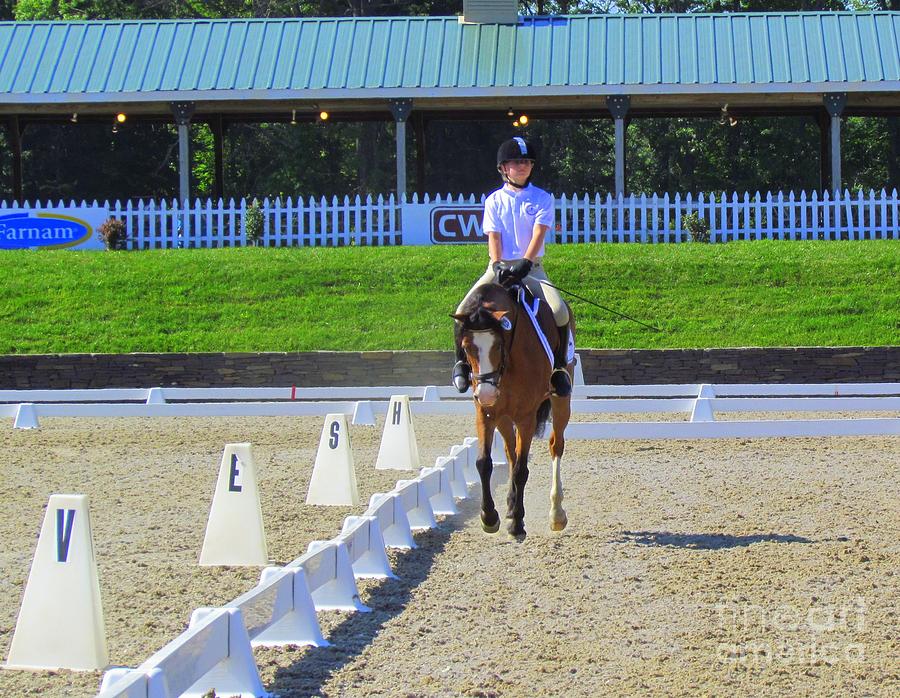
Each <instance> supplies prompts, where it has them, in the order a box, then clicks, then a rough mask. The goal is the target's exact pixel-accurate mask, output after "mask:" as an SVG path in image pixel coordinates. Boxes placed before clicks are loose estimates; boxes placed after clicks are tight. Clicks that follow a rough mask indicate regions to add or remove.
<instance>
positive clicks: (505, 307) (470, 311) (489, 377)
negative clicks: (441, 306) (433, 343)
mask: <svg viewBox="0 0 900 698" xmlns="http://www.w3.org/2000/svg"><path fill="white" fill-rule="evenodd" d="M461 310H462V312H461V313H459V314H456V315H452V317H453V319H455V320H456V321H457V323H458V325H457V331H458V332H459V333H460V334H461V337H460V340H461V341H460V344H461V345H462V348H463V349H464V350H465V352H466V356H467V357H468V360H469V365H470V366H471V367H472V378H473V379H474V382H475V399H476V400H478V402H479V403H481V404H482V405H484V406H485V407H491V406H492V405H494V404H495V403H496V402H497V398H498V397H499V396H500V379H501V378H502V376H503V369H504V368H505V367H506V361H507V354H508V353H509V345H510V344H511V342H512V332H513V329H514V327H515V313H514V311H513V304H512V302H511V301H510V298H509V294H508V292H507V291H506V289H504V288H503V287H502V286H498V285H496V284H484V285H483V286H479V287H478V288H477V289H476V290H475V292H474V293H473V294H472V296H471V297H470V298H469V300H468V301H467V302H466V304H465V305H464V306H463V307H462V308H461Z"/></svg>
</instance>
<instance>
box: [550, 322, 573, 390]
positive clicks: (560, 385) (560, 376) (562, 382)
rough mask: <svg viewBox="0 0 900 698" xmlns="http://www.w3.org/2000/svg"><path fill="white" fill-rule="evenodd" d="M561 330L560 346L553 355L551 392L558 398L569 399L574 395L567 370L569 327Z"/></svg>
mask: <svg viewBox="0 0 900 698" xmlns="http://www.w3.org/2000/svg"><path fill="white" fill-rule="evenodd" d="M557 329H558V330H559V346H558V347H557V348H556V352H555V353H554V355H553V373H552V374H550V392H551V394H553V395H556V396H558V397H569V395H571V394H572V380H571V379H570V378H569V372H568V371H567V370H566V365H567V361H566V354H567V353H568V351H569V326H568V325H563V326H562V327H558V328H557Z"/></svg>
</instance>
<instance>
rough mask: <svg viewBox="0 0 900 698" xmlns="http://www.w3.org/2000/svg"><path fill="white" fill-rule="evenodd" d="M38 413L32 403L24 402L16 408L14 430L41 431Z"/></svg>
mask: <svg viewBox="0 0 900 698" xmlns="http://www.w3.org/2000/svg"><path fill="white" fill-rule="evenodd" d="M40 428H41V425H40V422H38V417H37V412H36V411H35V409H34V405H33V404H32V403H30V402H23V403H22V404H21V405H19V406H18V407H17V408H16V421H15V422H13V429H40Z"/></svg>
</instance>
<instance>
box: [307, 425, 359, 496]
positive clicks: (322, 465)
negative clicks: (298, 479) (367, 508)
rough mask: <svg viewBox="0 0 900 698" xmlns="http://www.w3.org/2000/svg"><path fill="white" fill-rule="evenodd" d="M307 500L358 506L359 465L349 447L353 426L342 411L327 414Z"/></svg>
mask: <svg viewBox="0 0 900 698" xmlns="http://www.w3.org/2000/svg"><path fill="white" fill-rule="evenodd" d="M306 503H307V504H326V505H331V506H354V507H355V506H356V505H357V504H359V489H358V488H357V486H356V469H355V468H354V467H353V450H352V449H351V448H350V428H349V427H348V426H347V417H346V415H343V414H329V415H326V416H325V426H324V427H323V428H322V436H321V438H320V439H319V451H318V453H317V454H316V464H315V466H313V473H312V478H310V481H309V490H308V491H307V493H306Z"/></svg>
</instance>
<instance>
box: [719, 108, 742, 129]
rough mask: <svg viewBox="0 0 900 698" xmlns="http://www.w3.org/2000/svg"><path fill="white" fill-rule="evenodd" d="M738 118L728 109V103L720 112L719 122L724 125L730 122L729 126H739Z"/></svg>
mask: <svg viewBox="0 0 900 698" xmlns="http://www.w3.org/2000/svg"><path fill="white" fill-rule="evenodd" d="M737 122H738V120H737V119H736V118H735V117H734V116H733V115H732V114H731V113H729V111H728V104H727V103H726V104H725V106H724V107H722V110H721V112H720V114H719V124H721V125H722V126H724V125H725V124H728V125H729V126H737Z"/></svg>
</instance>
